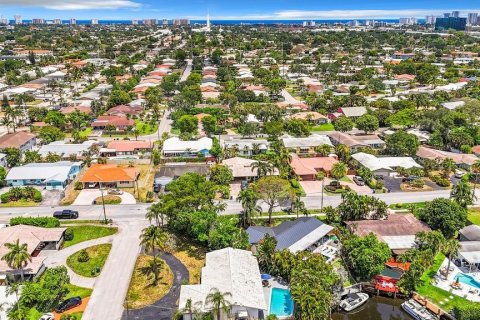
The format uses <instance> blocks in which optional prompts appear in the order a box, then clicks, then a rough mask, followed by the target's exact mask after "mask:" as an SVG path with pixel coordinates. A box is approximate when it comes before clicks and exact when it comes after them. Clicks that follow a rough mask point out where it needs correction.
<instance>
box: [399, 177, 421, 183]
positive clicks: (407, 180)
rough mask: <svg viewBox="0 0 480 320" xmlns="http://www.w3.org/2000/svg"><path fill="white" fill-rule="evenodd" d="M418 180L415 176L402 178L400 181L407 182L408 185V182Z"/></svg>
mask: <svg viewBox="0 0 480 320" xmlns="http://www.w3.org/2000/svg"><path fill="white" fill-rule="evenodd" d="M418 179H420V177H417V176H409V177H406V178H403V179H402V182H408V183H410V182H413V181H415V180H418Z"/></svg>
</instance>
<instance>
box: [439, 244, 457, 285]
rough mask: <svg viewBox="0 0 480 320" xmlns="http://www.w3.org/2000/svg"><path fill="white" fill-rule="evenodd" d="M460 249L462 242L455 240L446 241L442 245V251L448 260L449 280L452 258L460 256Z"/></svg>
mask: <svg viewBox="0 0 480 320" xmlns="http://www.w3.org/2000/svg"><path fill="white" fill-rule="evenodd" d="M459 249H460V242H459V241H458V240H457V239H455V238H452V239H448V240H446V241H445V242H444V243H443V245H442V251H443V253H444V254H445V255H446V256H447V258H448V266H447V275H446V277H447V278H448V273H449V272H450V263H451V261H452V258H453V256H456V255H457V254H458V250H459Z"/></svg>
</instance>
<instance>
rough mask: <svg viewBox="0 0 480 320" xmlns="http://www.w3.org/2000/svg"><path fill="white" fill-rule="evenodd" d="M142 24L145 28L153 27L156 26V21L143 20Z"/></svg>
mask: <svg viewBox="0 0 480 320" xmlns="http://www.w3.org/2000/svg"><path fill="white" fill-rule="evenodd" d="M142 22H143V24H144V25H146V26H155V25H157V24H158V20H157V19H143V20H142Z"/></svg>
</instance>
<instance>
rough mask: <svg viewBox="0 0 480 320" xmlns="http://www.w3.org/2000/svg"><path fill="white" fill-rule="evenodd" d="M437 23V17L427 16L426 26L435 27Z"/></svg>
mask: <svg viewBox="0 0 480 320" xmlns="http://www.w3.org/2000/svg"><path fill="white" fill-rule="evenodd" d="M435 21H437V17H436V16H426V17H425V23H426V24H429V25H434V24H435Z"/></svg>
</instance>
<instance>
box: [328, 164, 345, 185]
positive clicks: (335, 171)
mask: <svg viewBox="0 0 480 320" xmlns="http://www.w3.org/2000/svg"><path fill="white" fill-rule="evenodd" d="M347 172H348V166H347V164H346V163H343V162H341V161H340V162H337V163H335V164H334V165H333V167H332V171H331V172H330V174H331V175H332V178H334V179H336V180H340V179H341V178H343V177H345V175H346V174H347Z"/></svg>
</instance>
